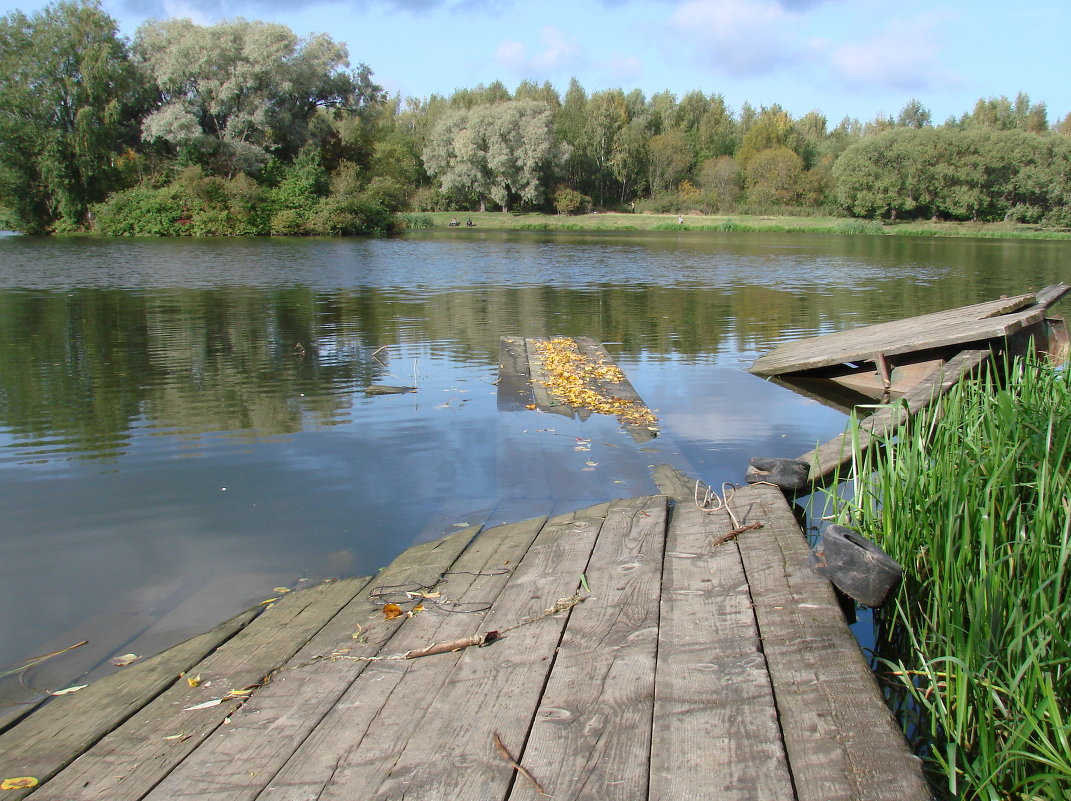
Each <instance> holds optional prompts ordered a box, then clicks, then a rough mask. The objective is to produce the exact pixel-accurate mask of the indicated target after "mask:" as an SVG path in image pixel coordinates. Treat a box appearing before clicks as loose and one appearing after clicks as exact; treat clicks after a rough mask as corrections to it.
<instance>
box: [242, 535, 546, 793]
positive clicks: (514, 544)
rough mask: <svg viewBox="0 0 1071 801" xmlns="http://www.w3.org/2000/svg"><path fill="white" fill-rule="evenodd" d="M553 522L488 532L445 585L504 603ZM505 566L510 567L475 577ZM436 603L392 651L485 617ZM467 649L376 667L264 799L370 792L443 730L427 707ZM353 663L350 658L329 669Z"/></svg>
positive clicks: (462, 629) (453, 594)
mask: <svg viewBox="0 0 1071 801" xmlns="http://www.w3.org/2000/svg"><path fill="white" fill-rule="evenodd" d="M545 522H546V518H536V519H533V520H529V521H525V522H523V523H514V524H511V525H506V526H499V527H496V528H493V529H489V530H488V531H485V532H484V533H483V534H482V535H481V536H480V537H478V538H477V539H476V541H475V542H474V543H473V544H472V545H471V546H470V547H469V548H468V549H467V550H466V551H465V553H464V554H462V556H461V558H460V559H459V560H458V561H457V563H456V564H455V566H454V568H453V570H455V571H457V575H449V576H448V577H447V581H446V583H445V584H443V585H441V591H442V593H443V597H444V598H446V599H449V600H450V601H460V602H463V603H467V604H474V605H475V606H474V607H473V608H483V607H485V606H487V605H488V604H492V605H493V604H495V603H497V601H498V598H499V594H500V593H501V591H502V589H503V587H505V585H506V584H507V582H508V581H509V579H510V578H511V576H512V574H513V570H514V568H515V567H516V565H517V564H518V563H519V562H520V560H521V559H522V558H523V556H524V554H525V553H526V551H527V550H528V548H529V546H530V545H531V543H532V541H533V540H534V539H535V537H536V535H537V534H538V533H539V531H540V530H541V529H542V528H543V525H544V524H545ZM500 570H507V571H508V572H505V573H500V574H497V575H469V573H486V574H489V573H493V572H495V571H500ZM428 606H429V610H428V611H426V612H423V613H421V614H419V615H417V616H416V617H414V618H412V619H409V620H407V622H406V624H405V625H404V626H402V627H401V628H400V629H399V631H398V633H397V634H396V635H395V636H394V637H393V638H391V640H390V643H389V649H388V650H389V652H390V653H392V654H400V653H405V652H406V651H409V650H411V649H416V648H422V647H424V646H427V645H429V644H431V643H434V642H442V641H447V640H456V639H459V638H462V637H468V636H471V635H473V634H475V633H477V632H478V631H479V630H480V629H481V628H482V627H483V626H484V623H485V620H484V618H485V617H486V615H485V614H484V613H474V614H465V613H444V612H441V611H438V610H436V609H435V607H434V606H433V605H432V604H431V602H430V601H429V602H428ZM503 644H504V643H503ZM497 647H498V645H492V646H489V647H488V649H486V655H487V657H488V658H493V657H494V650H493V649H495V648H497ZM462 653H463V652H461V651H457V652H451V653H445V654H437V655H435V656H432V657H424V658H420V659H415V660H404V661H403V660H385V661H382V662H377V663H374V664H370V665H368V666H367V667H366V668H365V669H364V670H363V671H362V672H361V674H360V676H359V677H358V679H357V680H356V681H354V682H353V684H352V685H351V686H350V688H349V690H348V691H347V692H346V693H345V695H343V696H342V697H341V698H340V699H339V700H338V701H337V703H336V704H335V705H334V707H333V708H332V710H331V712H330V714H328V715H327V716H325V717H324V718H323V720H322V721H320V722H319V724H318V725H317V727H316V729H315V730H314V731H313V732H311V734H309V736H308V737H307V738H306V739H305V740H304V741H303V742H302V743H301V745H300V748H298V749H297V750H296V751H295V753H294V755H293V757H292V758H291V759H290V760H289V761H288V762H287V764H286V765H285V766H284V767H283V769H282V770H281V771H279V772H278V773H277V775H275V776H274V777H273V778H272V779H271V784H270V786H269V787H268V789H267V790H266V791H265V792H264V793H263V795H262V796H261V798H262V799H264V801H269V800H270V799H299V798H306V799H311V798H322V799H327V798H333V797H338V798H341V797H349V798H357V797H367V796H366V795H364V794H368V796H370V795H371V794H372V793H374V791H375V789H376V787H378V785H379V783H380V782H381V781H383V779H384V777H385V776H386V775H387V772H388V770H389V767H390V766H391V765H392V764H393V762H394V760H395V759H396V758H397V755H398V753H399V751H400V750H401V749H402V748H404V747H405V746H406V744H407V743H412V744H413V747H414V748H418V749H419V748H422V747H426V744H427V738H428V737H429V736H437V735H433V733H434V732H435V731H436V730H437V728H438V727H437V723H436V721H434V720H429V719H428V718H427V717H426V716H425V715H424V710H426V709H427V708H428V707H429V706H430V705H431V704H432V702H433V701H434V699H435V698H436V696H437V695H438V694H439V693H440V692H441V690H442V688H443V685H444V684H445V683H446V681H447V680H448V679H449V677H450V675H451V672H452V669H453V668H454V666H455V665H456V663H457V662H458V660H460V659H461V657H462ZM351 669H352V668H350V667H348V666H346V665H345V664H343V663H334V664H331V665H329V666H325V667H324V668H323V670H332V671H338V670H351ZM347 794H349V795H348V796H347Z"/></svg>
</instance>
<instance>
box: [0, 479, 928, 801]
mask: <svg viewBox="0 0 1071 801" xmlns="http://www.w3.org/2000/svg"><path fill="white" fill-rule="evenodd" d="M656 478H658V480H659V486H660V487H661V488H662V489H663V491H664V492H667V493H668V494H669V495H672V496H676V497H678V498H679V500H678V501H674V500H673V499H672V498H669V497H667V495H653V496H646V497H638V498H628V499H623V500H614V501H612V502H609V503H604V504H601V505H597V506H593V507H590V508H586V509H581V510H579V511H575V512H571V513H568V514H563V515H558V516H555V517H551V518H549V519H548V518H536V519H531V520H526V521H524V522H519V523H512V524H508V525H501V526H497V527H494V528H491V529H488V530H486V531H483V532H479V531H478V529H476V528H469V529H465V530H462V531H458V532H457V533H455V534H452V535H450V536H448V537H446V538H444V539H440V540H436V541H434V542H429V543H425V544H422V545H419V546H417V547H415V548H412V549H410V550H409V551H407V552H406V553H405V554H403V555H402V556H400V557H399V558H398V559H397V560H396V561H395V562H394V563H392V564H391V565H390V566H389V567H387V568H386V569H385V570H383V571H382V572H381V573H380V574H379V575H377V576H376V577H375V578H373V579H347V580H343V581H335V582H329V583H325V584H322V585H319V586H317V587H314V588H311V589H308V590H302V591H300V592H294V593H290V594H287V595H283V596H282V597H280V598H279V599H278V600H276V601H275V602H273V603H272V604H271V605H269V606H267V607H265V608H263V611H260V612H259V614H258V613H257V612H250V613H247V614H246V615H244V616H241V617H239V618H237V619H235V620H233V621H230V622H228V623H226V624H224V625H223V626H221V627H220V628H218V629H216V630H215V631H213V632H210V633H209V634H206V635H202V636H201V637H199V638H195V639H193V640H190V641H188V642H187V643H184V644H182V645H179V646H176V647H175V648H173V649H171V650H169V651H166V652H164V653H163V654H160V655H159V656H157V657H154V658H152V659H149V660H146V661H145V662H143V663H135V664H134V665H131V666H129V667H126V668H122V669H121V670H119V671H118V672H116V673H115V674H114V675H112V676H109V677H107V678H105V679H102V680H100V681H98V682H95V683H94V684H92V685H90V686H89V687H87V688H86V689H84V690H81V691H80V692H77V693H73V694H71V695H66V696H62V697H57V698H53V699H52V700H51V701H50V702H49V703H48V704H46V705H44V706H43V707H41V708H40V709H38V710H36V711H35V712H34V713H32V714H31V715H29V716H28V717H27V718H26V719H24V720H23V721H22V722H20V723H19V724H17V725H15V726H14V727H13V728H11V729H9V730H8V731H6V732H4V733H3V734H0V778H8V777H18V776H32V777H36V778H38V779H39V780H40V782H41V784H40V785H39V786H38V787H36V788H35V789H32V790H12V791H8V792H7V793H5V797H6V798H10V799H19V798H22V797H25V796H26V795H28V794H29V795H31V796H32V799H33V801H53V800H54V801H60V800H61V799H62V800H63V801H77V800H78V799H83V800H85V801H89V799H94V800H97V799H108V800H109V801H124V800H126V799H129V800H130V801H133V800H134V799H153V800H158V801H163V800H164V799H190V798H204V799H213V800H214V801H219V800H226V801H252V799H263V800H264V801H269V800H273V799H324V800H326V799H345V800H346V801H353V800H354V799H360V800H361V801H365V800H369V801H370V800H372V799H390V800H391V801H397V800H399V799H411V800H412V799H415V800H417V801H447V800H451V801H452V800H453V799H472V801H488V799H538V798H544V797H550V798H554V799H559V800H564V799H621V800H622V801H638V800H639V799H660V800H663V801H668V800H669V799H753V800H754V801H760V800H763V799H769V800H770V801H842V800H843V801H848V800H849V799H856V800H857V801H882V799H889V801H914V800H915V799H926V798H929V797H930V793H929V790H928V787H927V785H926V782H925V780H924V779H923V776H922V773H921V768H920V764H919V762H918V760H917V759H916V758H914V757H913V756H911V755H910V753H909V751H908V748H907V746H906V743H905V742H904V738H903V736H902V735H901V733H900V731H899V729H898V728H897V727H896V725H895V722H894V721H893V719H892V717H891V715H890V713H889V712H888V711H887V709H886V707H885V705H884V703H883V701H882V699H881V696H880V693H879V691H878V688H877V685H876V682H875V680H874V678H873V676H872V674H871V672H870V670H869V669H868V667H867V665H866V663H865V661H864V659H863V657H862V655H861V653H860V651H859V648H858V646H857V644H856V643H855V641H854V639H853V638H852V635H851V633H850V632H849V630H848V628H847V626H846V624H845V621H844V618H843V615H842V613H841V611H840V608H839V606H838V603H837V600H836V598H835V597H834V593H833V591H832V589H831V587H830V585H829V583H828V582H827V581H826V580H825V579H823V578H822V577H820V576H819V575H818V574H816V573H815V572H814V571H813V570H812V569H811V568H810V566H809V564H808V555H809V549H808V548H807V545H806V541H805V539H804V537H803V535H802V532H801V530H800V528H799V525H798V523H797V522H796V520H795V518H794V516H793V515H792V512H791V510H790V509H789V506H788V504H787V503H786V501H785V500H784V497H783V496H782V495H781V493H780V492H779V491H777V490H776V489H775V488H773V487H771V486H769V485H754V486H750V487H744V488H741V489H740V490H738V491H737V494H736V496H735V498H734V499H733V501H732V508H733V510H734V512H735V515H736V518H737V522H733V521H732V519H731V518H730V516H729V515H728V514H727V513H726V512H724V511H717V512H710V511H707V510H702V509H700V508H698V507H697V506H696V505H695V504H694V503H692V502H691V501H690V500H687V501H686V500H684V499H685V498H689V499H690V498H691V492H692V487H691V486H689V485H687V484H685V483H684V482H683V481H682V480H681V479H680V478H679V476H678V475H677V474H675V473H674V472H673V471H671V470H668V469H663V470H662V472H661V473H660V474H659V475H656ZM675 482H676V483H675ZM737 523H739V524H740V525H745V524H750V523H761V524H762V527H761V528H754V529H749V530H747V531H743V532H742V533H740V534H739V535H738V536H736V537H735V538H733V539H729V540H727V541H725V542H722V543H721V544H715V543H716V542H717V541H718V539H719V538H720V537H723V536H724V535H725V534H727V533H728V532H729V531H730V530H732V529H734V528H736V527H737ZM581 599H582V600H581ZM388 601H390V602H396V603H397V605H398V607H399V609H398V610H390V609H389V607H385V606H384V603H385V602H388ZM385 609H388V610H389V611H390V612H392V613H393V612H394V611H399V612H401V614H399V615H398V616H396V617H393V618H392V619H387V618H388V616H389V615H388V614H386V613H385ZM555 609H559V610H561V611H553V610H555ZM548 610H551V611H548ZM409 613H412V614H409ZM489 632H498V633H499V634H500V635H501V637H500V638H499V639H497V640H494V641H493V642H489V644H487V645H485V646H483V647H476V646H472V647H466V648H464V649H462V650H454V651H447V652H445V653H439V654H436V655H431V656H423V657H419V658H409V659H406V658H404V655H405V654H407V652H411V651H415V650H418V649H422V648H425V647H427V646H429V645H430V644H432V643H436V642H455V643H456V641H459V640H464V639H465V638H486V639H488V640H490V639H491V638H490V637H487V635H488V633H489ZM180 674H184V675H180ZM194 685H196V686H194ZM510 760H513V762H514V763H516V764H512V763H511V761H510ZM516 765H520V766H521V767H523V769H524V770H523V772H521V771H520V770H518V769H516ZM537 782H538V786H539V787H540V788H542V793H541V792H540V790H538V789H537V784H536V783H537Z"/></svg>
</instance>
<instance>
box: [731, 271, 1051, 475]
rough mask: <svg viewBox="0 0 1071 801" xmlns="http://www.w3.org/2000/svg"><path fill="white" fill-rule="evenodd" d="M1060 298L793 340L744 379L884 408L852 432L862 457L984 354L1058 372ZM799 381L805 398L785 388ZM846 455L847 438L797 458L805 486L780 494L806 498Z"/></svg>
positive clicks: (1040, 295) (1004, 301)
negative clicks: (1037, 359) (826, 388)
mask: <svg viewBox="0 0 1071 801" xmlns="http://www.w3.org/2000/svg"><path fill="white" fill-rule="evenodd" d="M1068 291H1071V286H1069V285H1067V284H1054V285H1052V286H1048V287H1045V288H1044V289H1041V290H1039V291H1038V292H1035V293H1026V294H1022V295H1017V296H1015V297H1011V298H1000V299H998V300H993V301H987V302H985V303H976V304H973V305H970V306H963V307H960V308H956V309H949V310H947V311H942V312H936V313H934V314H925V315H922V316H919V317H911V318H907V319H904V320H894V321H892V322H887V323H878V324H876V325H868V326H863V327H862V328H857V329H851V330H847V331H838V332H836V333H832V334H824V335H822V336H817V337H810V338H807V339H801V340H796V341H794V342H788V343H786V344H784V345H782V346H780V347H778V348H776V349H775V350H773V351H771V352H770V353H767V354H765V355H763V356H761V357H759V358H758V359H756V360H755V362H754V363H753V364H752V365H751V367H750V368H748V369H749V371H750V372H752V373H755V374H756V375H760V376H766V377H769V378H774V379H776V380H779V381H780V382H782V383H785V384H786V385H787V386H789V387H790V388H793V389H797V391H803V392H804V394H807V395H809V396H811V397H817V396H819V395H820V391H816V389H815V388H816V386H817V384H815V383H813V382H814V381H815V380H818V381H821V380H827V381H829V382H831V383H832V384H833V385H835V389H837V393H836V395H837V396H839V395H840V392H841V391H842V390H844V389H847V390H849V391H850V392H852V393H855V395H856V397H857V398H858V399H859V401H860V402H861V403H860V404H859V405H863V404H865V403H880V404H884V405H883V406H882V407H881V408H879V409H878V411H876V412H875V413H873V414H872V415H870V416H868V417H866V419H864V420H862V421H861V422H860V424H859V434H858V441H859V445H860V446H861V447H862V448H863V449H866V448H869V447H871V446H873V445H879V444H881V443H882V442H883V441H885V440H886V439H888V438H889V437H890V436H892V435H893V434H895V432H896V431H897V430H898V428H899V427H900V426H901V425H903V424H904V423H906V422H908V421H909V420H910V419H911V418H912V417H913V416H914V415H916V414H917V413H919V412H920V411H922V410H923V409H925V408H926V407H928V406H929V405H930V404H932V403H933V402H935V401H936V400H937V399H938V398H940V397H941V396H942V395H944V394H945V393H947V392H948V391H949V390H950V389H951V388H952V387H953V386H954V385H955V384H956V383H957V382H959V381H961V380H963V379H965V378H968V377H970V376H972V375H974V374H976V373H977V372H978V371H979V370H980V369H981V368H982V367H983V365H984V364H985V363H986V362H987V361H990V360H992V359H993V356H994V354H997V353H1001V352H1003V353H1007V354H1010V355H1019V354H1022V353H1025V352H1026V351H1027V350H1033V351H1035V352H1038V353H1041V354H1044V355H1045V356H1046V357H1047V358H1048V359H1049V361H1051V362H1052V363H1054V364H1062V363H1063V362H1065V361H1066V360H1067V358H1068V332H1067V326H1066V324H1065V322H1064V320H1063V318H1061V317H1058V316H1050V315H1049V313H1048V311H1049V307H1050V306H1052V305H1053V304H1054V303H1056V302H1057V301H1058V300H1059V299H1060V298H1061V297H1063V296H1064V295H1065V294H1066V293H1067V292H1068ZM998 366H999V365H998ZM801 380H802V381H805V382H811V383H808V384H807V385H806V386H807V387H808V388H807V389H801V388H800V387H798V386H797V385H796V384H795V383H794V382H796V381H801ZM843 403H844V401H843V399H842V398H840V397H838V400H837V401H834V402H833V404H832V405H834V406H836V407H837V408H841V409H843V410H844V411H849V412H850V411H851V410H852V409H851V407H850V406H849V407H848V408H845V407H844V405H843ZM849 403H851V402H849ZM852 455H853V451H852V442H851V436H850V434H847V433H846V434H843V435H841V436H838V437H835V438H834V439H832V440H830V441H829V442H826V443H825V444H823V445H820V446H818V447H817V448H815V449H814V450H811V451H808V452H807V453H805V454H803V455H802V456H800V457H798V459H797V461H799V462H804V463H806V464H807V465H808V469H809V472H808V475H807V480H806V482H805V483H804V484H803V485H801V486H797V487H791V488H790V487H785V489H786V490H790V491H797V492H810V491H812V489H813V488H814V487H815V486H816V485H819V486H820V485H823V484H826V483H828V482H829V481H830V480H832V479H834V478H835V477H836V476H838V475H840V474H841V471H842V470H843V468H844V467H846V465H847V464H848V463H849V462H850V461H851V459H852ZM840 477H841V478H842V479H843V478H845V476H843V475H840Z"/></svg>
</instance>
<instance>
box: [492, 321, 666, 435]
mask: <svg viewBox="0 0 1071 801" xmlns="http://www.w3.org/2000/svg"><path fill="white" fill-rule="evenodd" d="M551 341H552V340H550V339H548V338H545V337H529V338H527V339H522V338H521V337H502V338H501V340H500V343H499V371H498V408H499V409H501V410H503V411H518V410H521V409H539V410H540V411H543V412H551V413H553V414H561V415H565V416H566V417H580V419H586V418H587V417H588V416H589V415H591V414H592V410H591V409H590V408H586V407H584V406H574V405H571V404H570V403H569V402H567V401H565V400H562V399H560V398H557V397H555V396H554V395H553V394H551V392H550V391H549V390H548V388H547V381H548V375H547V365H546V363H545V360H544V358H543V357H542V355H541V348H540V345H541V344H545V343H547V342H551ZM553 341H555V342H568V343H571V344H573V345H575V347H576V349H577V350H578V351H579V353H580V354H581V355H582V356H583V357H584V358H585V359H586V360H587V362H588V363H589V364H591V365H610V366H612V365H613V360H612V359H611V358H610V354H609V353H607V351H606V349H605V348H604V347H603V346H602V345H601V344H599V343H598V342H596V341H595V340H594V339H591V338H589V337H576V338H575V339H573V338H569V337H556V338H554V340H553ZM589 383H590V385H591V388H592V389H593V390H594V391H596V392H598V393H599V394H600V395H601V396H603V397H605V398H607V399H611V400H612V401H614V402H621V403H624V404H635V405H637V406H639V407H644V403H643V399H642V398H641V397H640V395H639V393H638V392H637V391H636V389H635V387H633V386H632V384H631V383H630V382H629V380H628V379H627V378H626V377H624V376H623V375H622V376H621V380H620V381H612V382H611V381H607V380H600V379H597V378H596V379H592V380H591V381H590V382H589ZM621 422H622V425H623V426H624V428H625V429H626V430H627V431H628V432H629V433H630V434H631V435H632V438H633V439H634V440H635V441H637V442H647V441H649V440H651V439H653V438H654V437H655V436H657V435H658V429H657V427H655V426H653V425H646V424H644V425H636V424H633V423H631V422H630V421H629V420H627V419H622V420H621Z"/></svg>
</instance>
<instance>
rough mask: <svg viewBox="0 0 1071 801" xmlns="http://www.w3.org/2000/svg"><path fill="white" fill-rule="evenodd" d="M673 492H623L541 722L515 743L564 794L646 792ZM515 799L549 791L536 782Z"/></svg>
mask: <svg viewBox="0 0 1071 801" xmlns="http://www.w3.org/2000/svg"><path fill="white" fill-rule="evenodd" d="M665 532H666V498H665V497H664V496H654V497H647V498H632V499H629V500H622V501H614V502H613V503H612V504H611V505H610V511H609V512H608V513H607V515H606V521H605V522H604V523H603V526H602V531H601V532H600V533H599V540H598V543H597V544H596V546H595V551H594V553H593V554H592V556H591V564H590V565H589V567H588V569H587V572H586V578H587V583H588V586H589V587H590V589H591V595H590V596H589V597H588V600H587V602H585V603H584V604H583V605H582V606H579V607H577V608H576V609H575V610H574V611H573V613H572V614H571V615H570V617H569V623H568V625H567V627H566V630H565V635H564V636H563V638H562V641H561V644H560V645H559V646H558V649H557V656H556V657H555V659H554V667H553V670H552V672H551V676H550V680H549V681H548V683H547V687H546V690H545V691H544V693H543V698H542V700H541V701H540V704H539V708H538V710H537V712H536V717H535V722H534V723H533V724H532V730H531V733H530V735H529V737H528V741H527V743H526V744H525V746H524V748H523V750H520V751H517V752H513V754H514V756H515V758H517V759H518V761H519V762H521V763H522V764H523V765H524V766H525V767H526V768H527V769H528V770H529V771H531V772H532V774H533V775H535V776H537V777H538V780H539V781H540V783H541V784H542V785H543V787H544V789H545V790H546V792H547V793H548V794H550V795H551V796H553V797H554V798H556V799H560V800H561V801H565V800H566V799H578V798H603V799H622V801H632V799H636V798H643V797H644V796H645V795H646V793H647V777H648V769H647V765H648V762H649V760H650V757H651V751H650V748H651V713H652V709H653V704H654V677H655V652H656V649H657V642H658V600H659V594H660V585H661V574H662V553H663V547H664V540H665ZM509 797H510V798H511V799H534V798H539V797H540V796H539V793H538V792H537V791H536V790H535V789H534V788H533V787H532V785H531V784H530V783H529V782H524V781H522V782H517V783H515V784H514V785H513V791H512V793H511V794H510V796H509Z"/></svg>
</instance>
